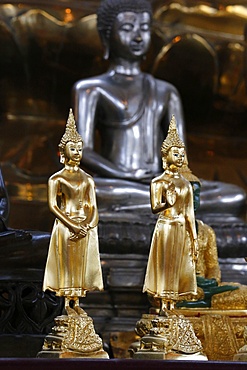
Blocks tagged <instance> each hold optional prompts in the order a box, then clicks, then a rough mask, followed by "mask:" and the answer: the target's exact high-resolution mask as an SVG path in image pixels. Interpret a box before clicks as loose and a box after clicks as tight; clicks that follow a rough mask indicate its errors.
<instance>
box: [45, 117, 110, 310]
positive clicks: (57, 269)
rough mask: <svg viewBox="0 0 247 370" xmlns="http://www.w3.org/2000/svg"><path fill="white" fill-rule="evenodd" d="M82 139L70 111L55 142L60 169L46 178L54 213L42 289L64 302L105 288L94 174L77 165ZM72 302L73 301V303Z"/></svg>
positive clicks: (51, 207) (77, 304)
mask: <svg viewBox="0 0 247 370" xmlns="http://www.w3.org/2000/svg"><path fill="white" fill-rule="evenodd" d="M82 148H83V141H82V138H81V136H80V135H79V134H78V132H77V130H76V126H75V121H74V117H73V113H72V111H70V114H69V118H68V122H67V126H66V131H65V133H64V135H63V137H62V139H61V142H60V144H59V151H60V156H61V162H62V163H64V168H63V169H62V170H61V171H59V172H57V173H55V174H54V175H52V176H51V177H50V179H49V181H48V202H49V208H50V210H51V212H53V214H54V215H55V216H56V219H55V222H54V226H53V230H52V234H51V241H50V247H49V253H48V258H47V263H46V268H45V276H44V283H43V290H44V291H45V290H46V289H49V290H51V291H54V292H56V295H58V296H64V297H65V306H66V307H68V306H69V301H70V300H72V301H74V306H75V307H78V306H79V297H84V296H85V295H86V292H87V291H88V290H103V282H102V272H101V266H100V258H99V248H98V235H97V224H98V211H97V204H96V195H95V186H94V180H93V178H92V177H91V176H90V175H88V174H87V173H85V172H84V171H83V170H82V169H80V168H79V164H80V160H81V158H82ZM72 305H73V304H72Z"/></svg>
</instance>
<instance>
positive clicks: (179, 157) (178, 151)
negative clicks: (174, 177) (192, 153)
mask: <svg viewBox="0 0 247 370" xmlns="http://www.w3.org/2000/svg"><path fill="white" fill-rule="evenodd" d="M184 159H185V150H184V148H178V147H176V146H173V147H171V149H170V150H169V152H168V155H167V158H166V163H167V165H168V166H170V165H174V166H176V167H182V165H183V163H184Z"/></svg>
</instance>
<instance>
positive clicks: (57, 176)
mask: <svg viewBox="0 0 247 370" xmlns="http://www.w3.org/2000/svg"><path fill="white" fill-rule="evenodd" d="M62 178H64V168H62V169H61V170H60V171H58V172H55V173H54V174H53V175H51V176H50V178H49V180H48V183H52V182H55V181H59V180H61V179H62Z"/></svg>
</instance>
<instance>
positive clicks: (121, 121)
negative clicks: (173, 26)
mask: <svg viewBox="0 0 247 370" xmlns="http://www.w3.org/2000/svg"><path fill="white" fill-rule="evenodd" d="M97 22H98V23H97V25H98V31H99V34H100V37H101V40H102V43H103V46H104V48H105V58H109V60H110V67H109V70H108V71H107V72H106V73H104V74H102V75H99V76H96V77H92V78H89V79H85V80H80V81H78V82H77V83H75V85H74V88H73V104H72V105H73V107H74V112H75V117H76V121H77V124H78V130H79V132H80V134H81V136H82V137H83V140H84V154H83V159H82V164H83V166H85V168H86V169H87V171H88V172H91V173H92V174H94V175H95V183H96V189H97V196H98V207H99V213H100V215H101V218H102V217H107V216H108V215H109V217H110V218H112V217H113V215H114V217H116V218H117V217H120V218H121V219H122V218H124V217H125V218H126V219H128V220H129V219H130V218H135V219H137V218H138V217H140V218H141V219H142V218H143V214H145V213H147V214H150V213H151V210H150V201H149V197H150V195H149V183H150V180H151V179H152V178H153V177H155V176H157V175H158V174H160V173H161V171H162V165H161V160H160V147H161V143H162V141H163V139H164V137H165V136H166V134H167V128H168V124H169V121H170V119H171V116H172V114H174V116H175V117H176V121H177V127H178V132H179V135H180V137H181V139H182V140H183V141H184V142H186V138H185V124H184V119H183V110H182V103H181V99H180V96H179V93H178V91H177V90H176V88H175V87H174V86H173V85H171V84H170V83H167V82H166V81H163V80H158V79H156V78H154V77H153V76H151V75H150V74H147V73H143V72H142V71H141V68H140V63H141V61H142V59H143V58H145V54H146V52H147V50H148V47H149V44H150V40H151V24H152V10H151V6H150V2H149V1H147V0H136V1H132V0H124V1H123V0H115V1H112V0H105V1H103V2H102V4H101V6H100V7H99V10H98V19H97ZM245 199H246V195H245V192H244V191H243V190H242V189H241V188H239V187H238V186H235V185H231V184H226V183H222V182H212V181H202V190H201V205H200V212H201V213H202V214H207V215H209V216H210V217H211V219H212V218H213V219H215V218H216V219H219V218H220V219H221V221H222V220H224V222H225V221H226V219H227V217H232V216H234V217H238V216H239V215H240V214H241V211H242V210H243V208H244V207H245Z"/></svg>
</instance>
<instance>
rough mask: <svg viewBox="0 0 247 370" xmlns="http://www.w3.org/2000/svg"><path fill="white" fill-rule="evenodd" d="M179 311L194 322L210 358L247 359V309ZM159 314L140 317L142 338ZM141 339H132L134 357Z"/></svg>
mask: <svg viewBox="0 0 247 370" xmlns="http://www.w3.org/2000/svg"><path fill="white" fill-rule="evenodd" d="M177 312H179V313H181V314H183V315H184V316H185V317H186V318H188V319H189V321H190V322H191V324H192V326H193V329H194V332H195V334H196V336H197V338H198V339H199V340H200V342H201V344H202V347H203V352H204V353H205V354H206V356H207V358H208V360H210V361H232V360H234V361H247V347H246V345H245V344H246V340H245V338H244V331H245V327H247V311H246V310H215V309H210V308H205V309H203V308H201V309H181V310H177ZM155 317H158V315H155V314H153V315H151V314H144V315H143V316H142V318H141V320H140V321H138V323H137V326H136V331H137V333H138V335H139V336H140V337H141V339H140V340H142V338H143V337H145V336H146V335H147V334H148V333H149V332H150V328H152V326H153V324H152V320H153V319H154V318H155ZM133 338H134V335H133ZM140 340H139V341H138V342H136V343H132V345H131V346H130V347H129V352H130V353H134V355H133V354H131V357H134V356H136V355H137V350H138V349H139V348H140ZM115 345H116V344H115ZM147 355H148V352H147ZM137 356H139V355H137ZM151 356H152V355H151ZM134 358H136V357H134ZM149 358H151V357H149ZM159 358H161V357H159ZM164 358H167V359H168V357H167V356H164ZM169 359H171V357H170V358H169ZM174 359H175V358H174ZM176 359H177V358H176ZM198 360H199V359H198Z"/></svg>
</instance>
